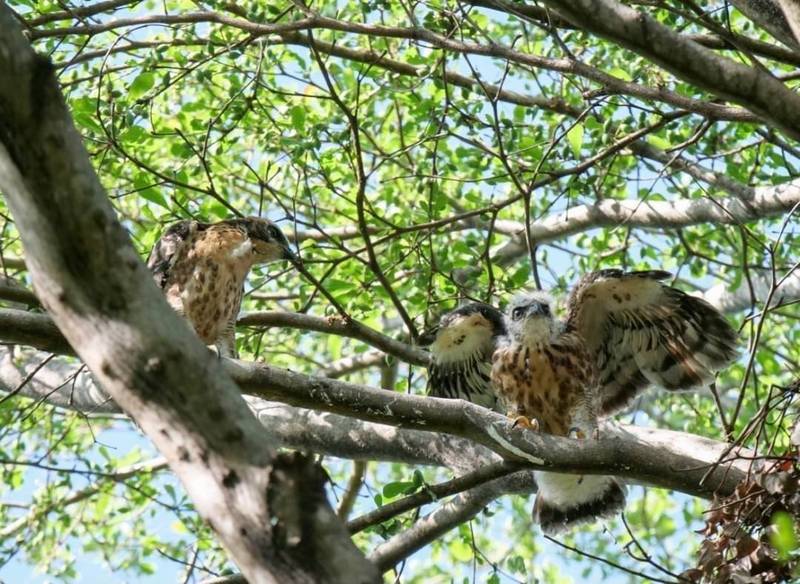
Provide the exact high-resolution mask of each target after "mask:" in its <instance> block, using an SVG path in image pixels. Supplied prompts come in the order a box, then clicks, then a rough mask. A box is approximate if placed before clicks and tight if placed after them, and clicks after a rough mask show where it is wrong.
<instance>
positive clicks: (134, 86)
mask: <svg viewBox="0 0 800 584" xmlns="http://www.w3.org/2000/svg"><path fill="white" fill-rule="evenodd" d="M155 82H156V76H155V75H153V74H152V73H141V74H139V75H138V76H137V77H136V79H134V80H133V82H132V83H131V84H130V85H129V86H128V97H129V98H130V99H131V100H132V101H135V100H137V99H139V98H140V97H142V96H143V95H144V94H145V93H147V92H148V91H149V90H150V88H152V87H153V85H155Z"/></svg>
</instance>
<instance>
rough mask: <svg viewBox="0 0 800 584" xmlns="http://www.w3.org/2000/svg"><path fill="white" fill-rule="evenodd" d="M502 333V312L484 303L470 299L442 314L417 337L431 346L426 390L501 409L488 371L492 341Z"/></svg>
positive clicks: (440, 395)
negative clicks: (432, 325) (467, 302)
mask: <svg viewBox="0 0 800 584" xmlns="http://www.w3.org/2000/svg"><path fill="white" fill-rule="evenodd" d="M504 334H505V326H504V324H503V314H502V313H501V312H500V311H499V310H497V309H496V308H494V307H493V306H489V305H488V304H481V303H479V302H473V303H470V304H466V305H464V306H461V307H460V308H457V309H455V310H453V311H451V312H448V313H447V314H445V315H444V316H442V318H441V319H440V320H439V324H438V325H437V326H436V327H434V328H433V329H431V330H429V331H427V332H425V333H424V334H423V335H422V336H421V337H420V340H419V342H420V344H422V345H430V349H431V364H430V365H429V366H428V394H429V395H432V396H434V397H445V398H451V399H464V400H467V401H471V402H473V403H475V404H478V405H480V406H483V407H485V408H490V409H495V410H498V411H500V410H502V409H503V408H502V407H501V406H500V405H499V403H498V399H497V395H496V394H495V393H494V391H493V390H492V388H491V381H490V374H491V370H492V353H493V352H494V350H495V346H496V341H497V339H498V338H499V337H500V336H502V335H504Z"/></svg>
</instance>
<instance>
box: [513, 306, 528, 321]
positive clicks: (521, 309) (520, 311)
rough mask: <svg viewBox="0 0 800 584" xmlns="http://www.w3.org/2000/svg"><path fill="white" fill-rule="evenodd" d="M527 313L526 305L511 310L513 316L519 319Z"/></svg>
mask: <svg viewBox="0 0 800 584" xmlns="http://www.w3.org/2000/svg"><path fill="white" fill-rule="evenodd" d="M524 314H525V307H524V306H517V307H516V308H515V309H514V310H512V311H511V318H513V319H514V320H519V319H520V318H522V316H523V315H524Z"/></svg>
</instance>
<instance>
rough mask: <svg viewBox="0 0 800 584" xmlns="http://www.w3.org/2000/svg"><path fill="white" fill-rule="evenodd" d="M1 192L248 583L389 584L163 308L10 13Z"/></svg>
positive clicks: (71, 335)
mask: <svg viewBox="0 0 800 584" xmlns="http://www.w3.org/2000/svg"><path fill="white" fill-rule="evenodd" d="M0 190H2V192H3V193H4V194H5V196H6V197H7V200H8V204H9V207H10V209H11V211H12V213H13V215H14V218H15V221H16V225H17V228H18V229H19V232H20V235H21V238H22V242H23V245H24V247H25V250H26V259H27V263H28V268H29V271H30V273H31V276H32V279H33V283H34V288H35V291H36V293H37V296H38V297H39V299H40V300H41V301H42V304H43V305H44V307H45V308H46V309H47V310H48V312H49V313H50V314H51V315H52V317H53V320H54V322H55V323H56V325H57V326H58V328H59V329H60V330H61V332H63V334H64V337H65V338H66V341H67V342H68V343H69V345H70V346H71V347H72V348H74V350H75V352H76V353H77V354H78V356H79V357H80V358H81V359H82V361H83V362H84V363H85V364H86V365H87V366H88V368H89V370H90V371H91V372H92V374H93V376H94V378H95V379H96V380H97V382H98V383H99V384H100V385H101V386H102V387H103V389H104V390H106V391H107V392H108V393H109V394H110V395H111V397H113V399H114V401H115V402H116V403H117V404H118V405H119V406H120V407H121V408H122V409H123V410H124V411H125V412H126V413H127V414H128V415H130V416H131V417H132V418H133V419H135V420H136V422H137V423H138V424H139V426H140V427H141V428H142V430H143V431H144V432H145V433H146V434H147V436H148V437H149V438H150V439H151V440H152V441H153V443H154V444H155V446H156V447H157V448H158V449H159V451H160V452H161V453H162V454H163V455H164V457H165V458H166V460H167V462H168V463H169V465H170V467H171V468H172V469H173V471H174V472H175V474H176V475H177V476H178V477H179V479H180V480H181V482H182V483H183V485H184V486H185V488H186V490H187V492H188V494H189V496H190V497H191V498H192V500H193V502H194V504H195V506H196V508H197V509H198V511H199V513H200V514H201V515H202V516H203V517H204V518H205V519H206V520H207V521H208V522H209V523H210V525H211V526H212V528H213V529H214V530H215V532H216V533H217V535H218V536H219V538H220V541H221V542H222V544H223V545H224V546H225V547H226V549H227V550H228V552H229V553H230V555H231V557H232V558H233V560H234V561H235V562H236V563H237V564H238V565H239V567H240V568H241V570H242V572H243V573H244V574H245V575H246V576H247V578H248V580H249V581H250V582H251V583H253V584H260V583H262V582H263V583H287V582H345V581H346V582H364V583H366V582H377V581H379V575H378V572H377V570H376V568H375V566H374V565H373V564H372V563H370V562H369V561H367V560H366V559H365V558H364V556H363V555H361V554H360V552H359V551H358V550H357V549H356V548H355V546H354V545H353V544H352V542H351V540H350V538H349V535H348V534H347V531H346V529H345V527H344V525H342V523H341V522H340V521H339V520H338V519H337V518H336V516H335V514H334V513H333V512H332V510H331V509H330V506H329V505H328V503H327V501H326V499H325V494H324V489H323V482H324V477H323V474H322V471H321V469H319V468H318V467H316V466H315V465H313V464H311V463H310V462H309V461H308V460H307V459H306V458H304V457H300V456H288V457H286V456H278V455H277V453H276V448H275V445H274V443H273V442H272V441H270V440H269V435H268V434H267V433H266V432H265V431H264V429H263V428H262V427H261V425H260V424H259V423H258V421H257V420H256V418H255V417H254V416H253V415H252V413H251V412H250V410H249V409H248V408H247V405H246V403H245V402H244V400H243V399H242V397H241V395H240V394H239V392H238V389H237V387H236V385H235V384H234V383H233V381H232V380H231V379H230V377H229V376H228V375H227V374H226V373H225V372H224V370H223V368H222V367H221V365H220V362H219V360H218V359H216V358H215V357H212V355H211V354H210V353H209V352H208V350H207V349H206V348H205V347H204V346H203V345H202V344H201V343H200V341H199V340H198V339H197V337H196V335H194V334H193V332H192V331H191V330H190V329H189V327H188V326H187V325H186V323H185V322H183V321H182V320H181V319H180V318H179V317H178V316H177V315H176V314H175V313H174V312H173V311H172V310H171V309H170V308H169V307H168V306H167V304H166V302H165V301H164V300H163V298H162V297H161V294H160V293H159V291H158V290H157V289H156V287H155V285H154V284H153V282H152V279H151V278H150V276H149V274H148V273H147V270H146V268H145V266H144V264H143V263H142V262H141V260H140V259H139V257H138V256H137V255H136V252H135V250H134V249H133V246H132V245H131V243H130V241H129V239H128V236H127V234H126V232H125V230H124V229H123V228H122V226H121V225H120V224H119V222H118V221H117V220H116V218H115V216H114V212H113V209H112V207H111V205H110V203H109V201H108V199H107V197H106V195H105V192H104V191H103V188H102V186H101V185H100V182H99V180H98V178H97V176H96V175H95V173H94V171H93V169H92V167H91V164H90V163H89V158H88V156H87V154H86V152H85V150H84V148H83V146H82V144H81V140H80V137H79V135H78V133H77V132H76V130H75V128H74V127H73V125H72V121H71V118H70V116H69V113H68V111H67V109H66V106H65V104H64V102H63V99H62V97H61V94H60V91H59V87H58V84H57V81H56V79H55V76H54V75H53V67H52V65H51V63H50V62H49V61H48V60H47V59H45V58H43V57H40V56H38V55H36V54H35V53H34V52H33V50H32V49H31V47H30V45H29V43H28V41H27V40H26V39H25V38H24V36H23V35H22V32H21V31H20V29H19V24H18V23H17V21H16V20H15V18H14V16H13V14H12V12H11V10H10V9H9V8H8V7H7V6H6V5H5V4H0Z"/></svg>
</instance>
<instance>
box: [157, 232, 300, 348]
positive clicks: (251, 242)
mask: <svg viewBox="0 0 800 584" xmlns="http://www.w3.org/2000/svg"><path fill="white" fill-rule="evenodd" d="M279 260H289V261H290V262H292V263H293V264H296V263H297V262H298V260H297V256H296V255H295V254H294V252H293V251H292V249H291V247H290V246H289V241H288V240H287V239H286V236H285V235H284V234H283V232H282V231H281V230H280V229H279V228H278V226H277V225H275V224H274V223H272V222H271V221H269V220H267V219H262V218H260V217H243V218H237V219H227V220H224V221H220V222H218V223H202V222H199V221H194V220H183V221H178V222H177V223H174V224H172V225H170V226H169V227H167V229H165V230H164V232H163V233H162V235H161V237H160V238H159V240H158V241H157V242H156V243H155V245H154V246H153V248H152V250H151V251H150V255H149V257H148V259H147V267H148V268H149V269H150V271H151V273H152V275H153V279H154V280H155V282H156V285H157V286H158V287H159V288H160V289H161V290H162V292H163V293H164V295H165V297H166V299H167V302H168V303H169V305H170V306H171V307H172V308H173V309H174V310H175V311H177V312H178V313H179V314H181V315H182V316H184V317H185V318H186V319H187V320H188V321H189V323H190V324H191V326H192V327H193V328H194V330H195V332H196V333H197V336H199V337H200V339H201V340H202V341H203V342H204V343H205V344H206V345H213V346H214V347H215V348H216V351H217V355H218V356H219V357H236V355H237V353H236V343H235V338H234V330H235V325H236V317H237V315H238V314H239V308H240V307H241V303H242V295H243V293H244V281H245V278H246V277H247V274H248V272H249V271H250V268H251V267H252V266H253V265H254V264H257V263H269V262H274V261H279Z"/></svg>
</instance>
